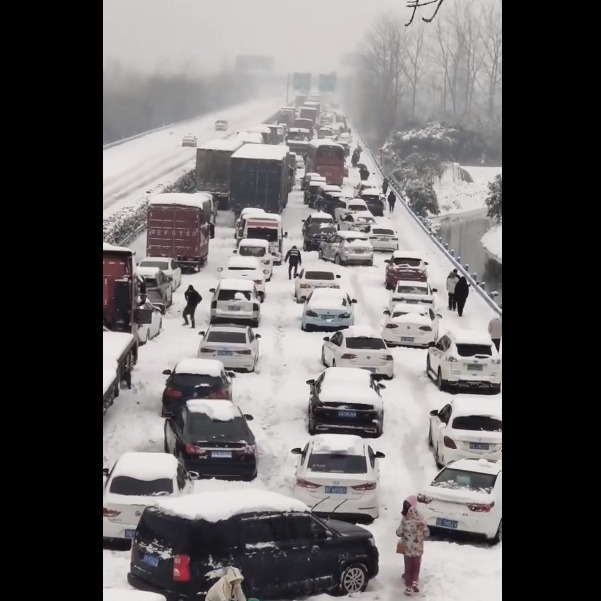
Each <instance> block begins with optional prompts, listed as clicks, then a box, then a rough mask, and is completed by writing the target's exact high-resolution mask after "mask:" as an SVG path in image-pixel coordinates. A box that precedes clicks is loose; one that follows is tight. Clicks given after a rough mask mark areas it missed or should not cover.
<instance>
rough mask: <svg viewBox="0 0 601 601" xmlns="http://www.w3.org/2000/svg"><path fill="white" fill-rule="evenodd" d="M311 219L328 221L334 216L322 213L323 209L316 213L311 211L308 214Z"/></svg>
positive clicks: (332, 219)
mask: <svg viewBox="0 0 601 601" xmlns="http://www.w3.org/2000/svg"><path fill="white" fill-rule="evenodd" d="M309 217H310V218H311V219H329V220H330V221H334V218H333V217H332V216H331V215H330V214H329V213H324V212H323V211H321V212H317V213H311V215H309Z"/></svg>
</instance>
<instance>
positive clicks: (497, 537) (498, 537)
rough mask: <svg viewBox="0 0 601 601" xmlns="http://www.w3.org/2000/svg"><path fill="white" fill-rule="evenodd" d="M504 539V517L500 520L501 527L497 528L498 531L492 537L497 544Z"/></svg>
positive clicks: (493, 542)
mask: <svg viewBox="0 0 601 601" xmlns="http://www.w3.org/2000/svg"><path fill="white" fill-rule="evenodd" d="M502 539H503V519H501V521H500V522H499V527H498V528H497V533H496V534H495V535H494V536H493V538H492V539H491V543H492V544H493V545H496V544H497V543H500V542H501V540H502Z"/></svg>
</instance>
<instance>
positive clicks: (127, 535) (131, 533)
mask: <svg viewBox="0 0 601 601" xmlns="http://www.w3.org/2000/svg"><path fill="white" fill-rule="evenodd" d="M134 532H135V530H126V531H125V538H133V537H134Z"/></svg>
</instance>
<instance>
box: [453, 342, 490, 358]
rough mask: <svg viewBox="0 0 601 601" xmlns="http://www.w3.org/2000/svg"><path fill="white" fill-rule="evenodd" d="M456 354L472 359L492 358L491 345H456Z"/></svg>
mask: <svg viewBox="0 0 601 601" xmlns="http://www.w3.org/2000/svg"><path fill="white" fill-rule="evenodd" d="M455 346H456V347H457V354H458V355H459V356H460V357H474V356H475V355H486V356H488V357H490V356H492V345H488V344H456V345H455Z"/></svg>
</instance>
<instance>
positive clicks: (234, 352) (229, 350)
mask: <svg viewBox="0 0 601 601" xmlns="http://www.w3.org/2000/svg"><path fill="white" fill-rule="evenodd" d="M199 335H200V336H202V337H203V338H202V340H201V341H200V345H199V347H198V356H199V357H201V358H202V359H217V360H219V361H221V362H222V363H223V365H224V367H225V368H226V369H244V370H246V371H255V367H256V365H257V361H258V360H259V338H261V335H260V334H255V333H254V332H253V331H252V329H251V328H250V327H249V326H246V325H240V324H229V325H225V324H224V325H212V326H209V328H208V329H207V331H206V332H205V331H202V332H199Z"/></svg>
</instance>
